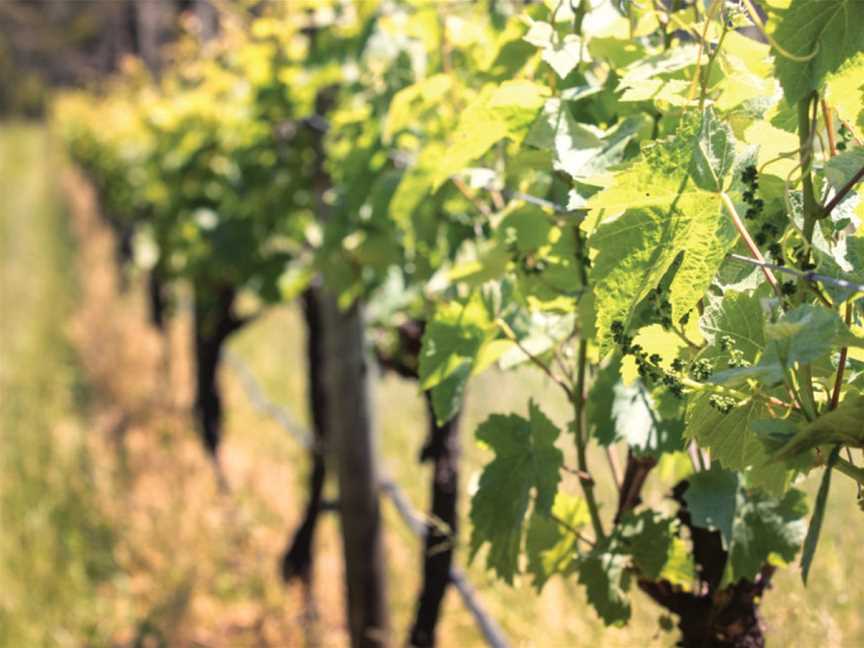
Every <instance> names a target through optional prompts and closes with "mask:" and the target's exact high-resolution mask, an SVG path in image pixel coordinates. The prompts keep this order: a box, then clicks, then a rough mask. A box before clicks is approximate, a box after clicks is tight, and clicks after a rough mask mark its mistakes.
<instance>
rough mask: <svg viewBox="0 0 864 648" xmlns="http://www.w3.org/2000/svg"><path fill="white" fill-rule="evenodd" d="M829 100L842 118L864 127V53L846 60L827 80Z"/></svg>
mask: <svg viewBox="0 0 864 648" xmlns="http://www.w3.org/2000/svg"><path fill="white" fill-rule="evenodd" d="M825 86H826V87H827V89H828V101H829V103H830V104H831V105H832V106H833V107H834V108H835V109H836V110H837V113H838V114H839V115H840V119H843V120H844V121H847V122H849V124H857V125H858V126H861V127H862V128H864V53H859V54H857V55H856V56H855V57H853V58H851V59H849V60H848V61H846V62H845V63H844V64H843V65H842V66H840V69H839V70H837V72H835V73H834V74H830V75H829V76H828V80H827V81H826V82H825Z"/></svg>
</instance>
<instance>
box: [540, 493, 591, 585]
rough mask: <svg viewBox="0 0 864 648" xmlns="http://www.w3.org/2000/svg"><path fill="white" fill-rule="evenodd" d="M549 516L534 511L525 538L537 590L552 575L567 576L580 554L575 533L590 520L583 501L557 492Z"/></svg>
mask: <svg viewBox="0 0 864 648" xmlns="http://www.w3.org/2000/svg"><path fill="white" fill-rule="evenodd" d="M552 514H553V515H554V516H555V519H553V518H552V517H549V516H546V515H542V514H540V513H537V512H535V513H534V514H533V515H532V516H531V523H530V525H529V526H528V533H527V535H526V537H525V553H526V554H527V555H528V572H529V573H531V574H532V575H533V577H534V580H533V585H534V587H535V588H537V591H538V592H539V591H540V590H541V589H543V586H544V585H545V584H546V582H547V581H548V580H549V579H550V578H551V577H552V576H554V575H555V574H562V575H566V574H568V573H570V571H571V570H572V569H573V568H574V566H575V564H576V561H577V559H578V557H579V547H578V538H577V537H576V532H577V531H578V530H579V529H581V528H582V527H584V526H586V525H587V524H588V523H589V522H590V519H591V518H590V516H589V514H588V506H587V505H586V504H585V501H584V500H582V499H580V498H578V497H574V496H572V495H568V494H567V493H564V492H559V493H558V494H557V495H556V496H555V504H554V505H553V506H552Z"/></svg>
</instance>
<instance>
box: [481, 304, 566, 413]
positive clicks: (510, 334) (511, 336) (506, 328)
mask: <svg viewBox="0 0 864 648" xmlns="http://www.w3.org/2000/svg"><path fill="white" fill-rule="evenodd" d="M495 325H496V326H497V327H498V328H499V329H500V330H501V331H502V332H503V333H504V335H505V336H506V337H507V339H508V340H510V341H511V342H513V343H514V344H515V345H516V346H517V347H519V350H520V351H522V353H524V354H525V355H526V356H528V359H529V360H530V361H531V362H532V363H534V365H536V366H537V367H538V368H539V369H540V370H541V371H543V373H545V374H546V375H547V376H549V378H550V379H551V380H552V382H554V383H555V384H556V385H558V386H559V387H560V388H561V389H562V390H564V393H565V394H566V395H567V399H568V400H570V401H572V400H573V390H572V389H570V386H569V385H568V384H567V383H565V382H564V381H563V380H561V378H559V377H558V376H556V375H555V373H554V372H553V371H552V369H550V368H549V365H547V364H546V363H545V362H543V361H542V360H541V359H540V358H538V357H537V356H536V355H534V354H533V353H531V351H529V350H528V348H527V347H526V346H525V345H524V344H522V342H521V340H519V338H518V337H516V333H515V332H514V331H513V329H512V328H510V325H509V324H508V323H507V322H505V321H504V320H503V319H501V318H500V317H499V318H498V319H496V320H495Z"/></svg>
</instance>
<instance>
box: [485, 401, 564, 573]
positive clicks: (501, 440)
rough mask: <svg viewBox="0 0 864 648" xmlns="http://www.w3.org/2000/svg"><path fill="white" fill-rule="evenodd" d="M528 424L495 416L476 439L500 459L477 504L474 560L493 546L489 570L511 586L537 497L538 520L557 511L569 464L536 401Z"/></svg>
mask: <svg viewBox="0 0 864 648" xmlns="http://www.w3.org/2000/svg"><path fill="white" fill-rule="evenodd" d="M528 410H529V414H528V419H525V418H522V417H521V416H517V415H515V414H510V415H508V416H503V415H500V414H494V415H492V416H490V417H489V418H488V419H487V420H486V421H485V422H484V423H483V424H482V425H480V427H479V428H477V432H476V437H477V439H478V440H479V441H481V442H482V443H485V444H486V445H487V446H489V448H490V449H491V450H492V451H493V452H494V453H495V459H493V460H492V462H491V463H489V464H488V465H487V466H486V467H485V468H484V470H483V474H482V475H481V476H480V484H479V486H478V488H477V492H476V493H475V494H474V497H473V498H472V500H471V522H472V530H471V557H472V558H473V557H474V556H475V555H476V554H477V552H478V551H479V550H480V548H481V547H482V546H483V545H484V544H487V543H488V544H489V554H488V556H487V558H486V565H487V567H489V568H490V569H494V570H495V572H496V573H497V574H498V576H499V577H500V578H502V579H503V580H505V581H506V582H508V583H512V582H513V577H514V576H515V575H516V574H517V573H518V571H519V565H518V562H519V553H520V551H521V549H522V538H523V536H524V526H525V516H526V515H527V513H528V507H529V504H530V503H531V499H532V498H531V495H532V492H533V493H535V495H534V511H535V515H547V516H548V514H549V513H550V511H551V510H552V504H553V502H554V500H555V494H556V491H557V488H558V482H559V480H560V475H559V471H560V470H561V465H562V462H563V455H562V454H561V451H560V450H559V449H558V448H556V447H555V440H556V439H557V438H558V434H559V431H558V428H557V427H555V425H554V424H553V423H552V422H551V421H550V420H549V419H548V418H546V416H545V415H544V414H543V412H542V411H540V408H539V407H538V406H537V405H536V404H535V403H534V402H533V401H532V402H530V403H529V405H528Z"/></svg>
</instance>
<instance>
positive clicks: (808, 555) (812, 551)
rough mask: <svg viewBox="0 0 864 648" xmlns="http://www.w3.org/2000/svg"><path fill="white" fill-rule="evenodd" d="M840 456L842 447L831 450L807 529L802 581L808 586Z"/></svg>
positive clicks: (802, 556)
mask: <svg viewBox="0 0 864 648" xmlns="http://www.w3.org/2000/svg"><path fill="white" fill-rule="evenodd" d="M839 456H840V447H839V446H838V447H836V448H834V449H833V450H831V454H829V455H828V464H827V465H826V466H825V472H824V473H822V481H821V482H820V483H819V492H818V493H817V494H816V503H815V505H814V507H813V516H812V517H811V518H810V525H809V526H808V527H807V535H806V536H805V538H804V549H803V550H802V552H801V580H802V581H804V584H805V585H806V584H807V579H808V578H809V576H810V567H811V565H812V564H813V558H814V556H815V555H816V547H817V546H818V545H819V535H820V533H821V532H822V521H823V519H824V518H825V507H826V506H827V504H828V492H829V491H830V490H831V471H832V470H833V469H834V464H835V463H837V458H838V457H839Z"/></svg>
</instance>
